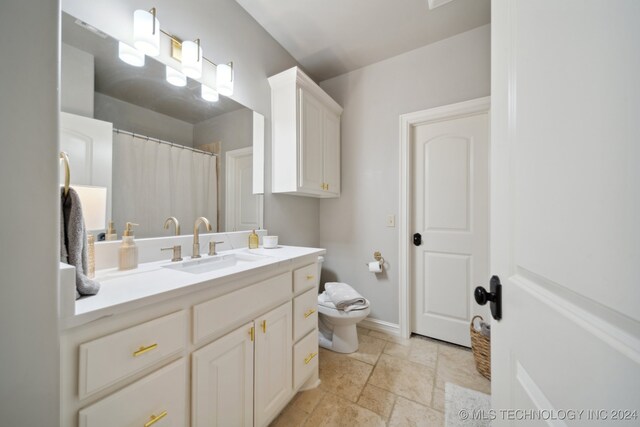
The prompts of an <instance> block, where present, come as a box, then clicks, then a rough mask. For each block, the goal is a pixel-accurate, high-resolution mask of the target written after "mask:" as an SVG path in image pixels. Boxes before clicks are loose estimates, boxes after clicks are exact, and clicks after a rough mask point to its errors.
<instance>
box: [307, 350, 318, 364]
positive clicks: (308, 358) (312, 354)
mask: <svg viewBox="0 0 640 427" xmlns="http://www.w3.org/2000/svg"><path fill="white" fill-rule="evenodd" d="M317 355H318V352H317V351H316V352H314V353H310V354H309V355H308V356H307V357H305V358H304V364H305V365H308V364H309V362H311V361H312V360H313V358H314V357H316V356H317Z"/></svg>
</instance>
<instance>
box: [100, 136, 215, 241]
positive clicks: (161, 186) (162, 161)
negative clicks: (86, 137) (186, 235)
mask: <svg viewBox="0 0 640 427" xmlns="http://www.w3.org/2000/svg"><path fill="white" fill-rule="evenodd" d="M217 188H218V183H217V173H216V158H215V157H214V156H212V155H208V154H203V153H197V152H194V151H191V150H188V149H184V148H180V147H176V146H170V145H168V144H161V143H158V142H154V141H148V140H147V139H146V138H145V137H138V136H136V137H134V136H131V135H126V134H123V133H115V134H114V138H113V209H112V212H113V213H112V215H113V221H114V223H115V226H116V229H117V231H118V234H119V235H121V234H122V231H123V230H124V224H125V222H127V221H129V222H134V223H138V224H140V225H139V226H138V227H135V235H136V236H137V237H158V236H162V235H167V234H168V233H169V231H165V230H164V229H163V228H162V226H163V224H164V221H165V219H166V218H168V217H170V216H175V217H176V218H178V220H180V223H181V224H183V227H184V226H186V227H187V230H189V229H190V226H191V224H193V223H194V221H195V219H196V218H197V217H199V216H204V217H206V218H207V219H208V220H209V221H210V222H211V226H212V227H213V229H214V230H215V229H216V224H217V222H218V218H217V216H218V198H217V191H218V190H217ZM171 232H172V230H171Z"/></svg>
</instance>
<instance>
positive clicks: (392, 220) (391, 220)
mask: <svg viewBox="0 0 640 427" xmlns="http://www.w3.org/2000/svg"><path fill="white" fill-rule="evenodd" d="M395 226H396V216H395V215H387V227H395Z"/></svg>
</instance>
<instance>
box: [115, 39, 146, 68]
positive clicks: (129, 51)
mask: <svg viewBox="0 0 640 427" xmlns="http://www.w3.org/2000/svg"><path fill="white" fill-rule="evenodd" d="M118 57H119V58H120V59H121V60H122V61H124V62H126V63H127V64H129V65H133V66H134V67H143V66H144V53H142V52H140V51H139V50H138V49H136V48H135V47H133V46H129V45H128V44H126V43H123V42H118Z"/></svg>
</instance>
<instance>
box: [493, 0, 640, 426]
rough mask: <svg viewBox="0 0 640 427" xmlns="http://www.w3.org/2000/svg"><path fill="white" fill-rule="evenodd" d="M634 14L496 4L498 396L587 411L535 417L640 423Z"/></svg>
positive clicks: (624, 7)
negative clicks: (499, 291) (499, 289)
mask: <svg viewBox="0 0 640 427" xmlns="http://www.w3.org/2000/svg"><path fill="white" fill-rule="evenodd" d="M638 22H640V2H638V1H637V0H617V1H613V2H612V1H606V0H592V1H583V0H563V1H557V0H538V1H528V0H523V1H513V0H509V1H507V0H501V1H494V2H492V19H491V27H492V28H491V30H492V37H491V39H492V47H491V52H492V67H491V68H492V84H491V87H492V99H491V104H492V113H491V116H492V123H491V135H492V141H491V165H492V167H491V182H492V189H491V195H492V203H491V212H492V214H491V273H492V274H495V275H497V276H499V277H500V280H501V282H502V296H503V304H502V305H503V308H502V320H500V321H493V322H492V353H491V356H492V404H493V408H494V410H496V411H499V410H504V409H532V410H539V409H545V410H556V411H561V410H576V411H580V410H585V412H583V413H582V414H580V413H577V414H576V413H574V415H575V416H576V419H575V420H573V421H570V420H549V421H541V422H538V423H537V424H536V425H561V426H562V425H594V426H600V425H608V424H611V425H638V424H640V418H639V416H640V414H638V411H640V391H639V390H640V188H639V185H640V138H639V137H640V119H639V118H640V85H639V84H638V76H640V25H638ZM614 411H615V412H614ZM534 413H535V412H534ZM523 414H524V413H520V416H523ZM558 414H560V415H559V416H562V415H561V414H562V412H560V413H558V412H556V415H558ZM507 415H508V414H507ZM507 415H505V416H503V415H501V413H500V412H497V413H496V416H497V419H496V420H495V421H494V425H516V424H522V421H520V422H518V420H517V419H515V420H509V419H508V418H509V417H508V416H507ZM516 416H517V415H516V414H515V413H513V417H516ZM604 417H606V418H604ZM621 418H622V419H623V421H620V419H621Z"/></svg>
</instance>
